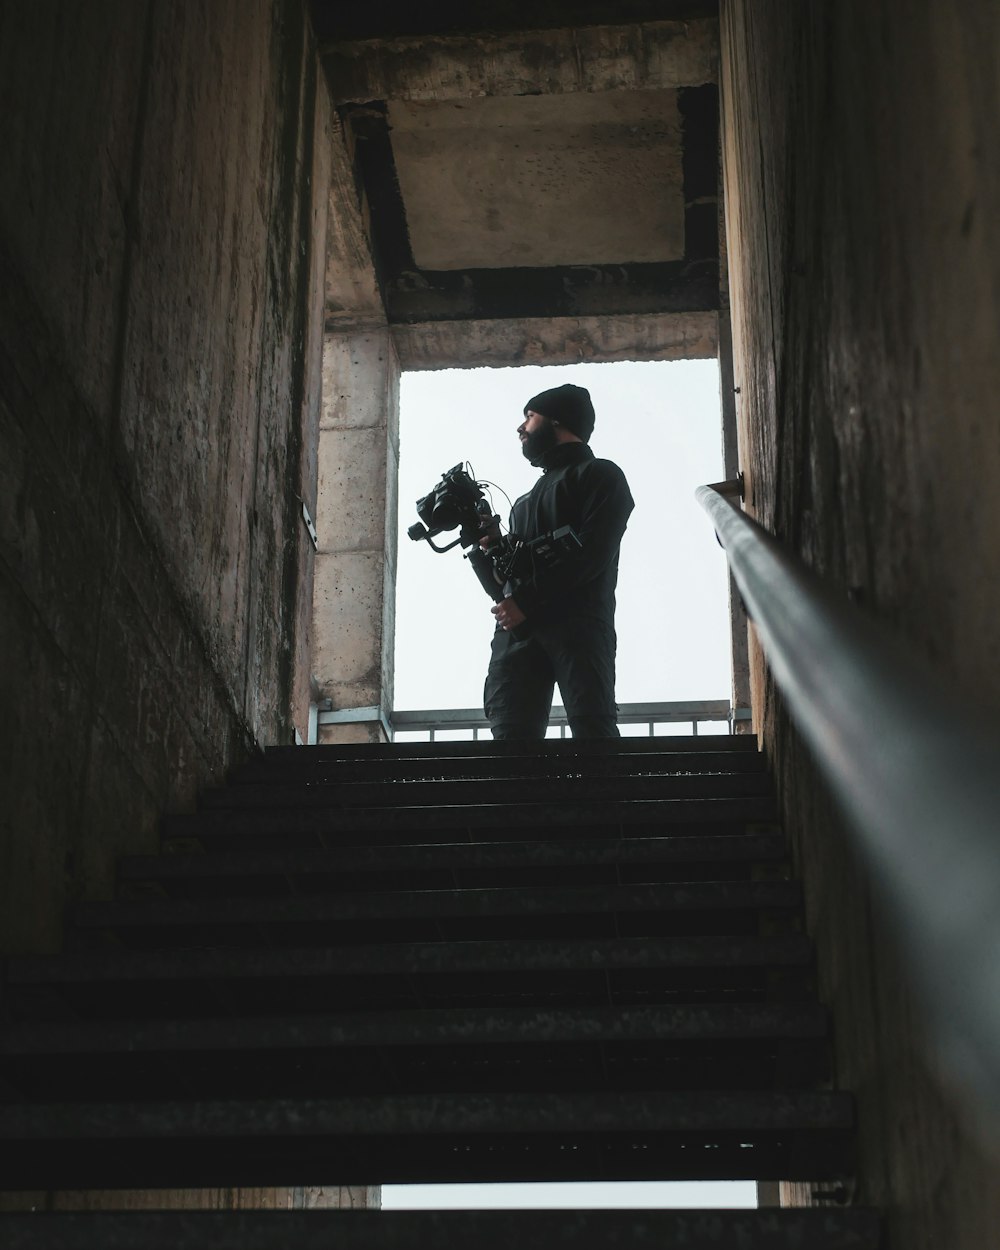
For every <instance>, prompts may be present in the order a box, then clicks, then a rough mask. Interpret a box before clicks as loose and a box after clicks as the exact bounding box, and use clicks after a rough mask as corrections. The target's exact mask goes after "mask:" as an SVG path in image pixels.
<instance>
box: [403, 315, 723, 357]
mask: <svg viewBox="0 0 1000 1250" xmlns="http://www.w3.org/2000/svg"><path fill="white" fill-rule="evenodd" d="M392 341H393V343H394V344H395V347H396V352H397V355H398V356H399V363H400V367H401V368H402V369H404V370H418V369H472V368H482V367H485V368H490V369H503V368H506V367H507V366H510V365H543V364H544V365H572V364H577V363H579V362H581V361H587V362H592V363H594V364H601V363H605V362H608V361H613V360H707V359H708V358H710V357H712V356H714V355H715V354H716V352H717V350H718V313H714V312H699V313H660V314H652V315H649V316H641V317H526V318H521V319H517V318H511V319H508V320H503V321H430V322H425V323H423V324H419V323H418V324H414V325H396V326H393V327H392Z"/></svg>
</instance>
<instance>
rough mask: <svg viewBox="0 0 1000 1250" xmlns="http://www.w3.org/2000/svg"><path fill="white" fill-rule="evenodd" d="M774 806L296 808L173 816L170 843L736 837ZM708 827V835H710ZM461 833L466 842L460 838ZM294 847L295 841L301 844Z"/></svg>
mask: <svg viewBox="0 0 1000 1250" xmlns="http://www.w3.org/2000/svg"><path fill="white" fill-rule="evenodd" d="M777 818H778V813H777V806H776V804H775V801H774V799H773V798H770V797H763V796H759V797H756V798H754V797H750V798H722V799H709V798H705V799H658V800H649V801H645V802H634V803H630V802H623V803H604V802H593V803H562V804H550V805H545V804H542V803H531V804H521V803H506V804H505V803H494V804H486V805H479V806H477V805H475V804H470V805H465V806H448V807H440V806H435V807H404V806H397V807H383V808H353V809H350V810H338V809H336V808H324V807H317V808H308V807H307V808H299V809H297V810H292V811H282V810H256V809H252V808H246V809H238V808H233V809H225V808H218V809H215V810H205V811H202V812H199V813H197V814H194V815H178V816H168V817H166V818H165V819H164V821H163V831H164V837H165V838H167V839H178V838H179V839H184V840H189V839H197V840H199V841H202V842H205V843H207V842H209V841H211V840H216V839H218V840H221V839H226V840H228V843H229V845H230V846H231V847H233V848H239V849H243V848H244V847H245V846H246V845H247V844H248V842H249V841H250V840H255V841H260V840H261V839H264V838H272V839H274V840H275V842H276V844H277V845H280V846H284V845H298V844H303V845H307V846H324V845H337V844H340V843H344V842H346V841H349V840H351V839H354V840H356V841H364V842H369V843H379V842H381V843H385V842H394V841H400V840H405V835H406V834H407V833H410V834H417V835H419V838H420V840H421V841H423V842H454V841H456V840H467V841H470V842H473V841H482V840H487V841H493V840H495V839H496V836H497V831H498V830H501V831H503V833H504V835H506V836H508V837H510V838H511V839H512V840H515V841H536V840H539V839H546V838H552V837H554V836H560V837H580V836H586V837H603V836H616V835H619V834H621V833H622V832H623V831H625V832H626V835H627V834H635V833H636V830H637V827H639V826H641V827H642V829H643V832H644V833H646V834H648V835H656V834H664V835H669V834H674V835H680V836H684V835H704V834H711V833H719V834H727V835H732V834H739V833H742V832H744V831H745V829H746V827H747V825H759V824H769V825H773V824H774V823H775V822H776V821H777ZM706 826H711V828H706ZM459 831H462V837H460V838H457V837H456V834H457V833H458V832H459ZM296 840H297V841H296Z"/></svg>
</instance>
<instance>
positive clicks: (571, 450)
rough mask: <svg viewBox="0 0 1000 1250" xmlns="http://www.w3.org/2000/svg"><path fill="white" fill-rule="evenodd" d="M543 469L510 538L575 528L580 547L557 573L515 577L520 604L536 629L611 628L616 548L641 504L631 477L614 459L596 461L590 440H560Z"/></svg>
mask: <svg viewBox="0 0 1000 1250" xmlns="http://www.w3.org/2000/svg"><path fill="white" fill-rule="evenodd" d="M541 468H542V469H543V473H542V476H541V477H540V478H539V479H538V481H537V482H536V483H535V485H534V486H533V487H532V489H531V490H530V491H529V492H528V494H527V495H522V496H521V497H520V499H518V500H517V501H516V502H515V504H514V507H513V509H512V510H511V514H510V529H511V535H512V537H514V538H520V539H524V540H526V541H527V540H530V539H532V538H540V537H541V536H542V535H543V534H547V533H549V532H550V531H551V530H555V529H559V528H560V527H561V526H563V525H570V526H572V527H573V529H574V531H575V532H576V535H577V537H578V538H579V539H580V542H581V546H580V548H579V550H577V551H574V552H573V554H572V555H571V556H570V557H569V558H568V559H566V560H565V561H563V562H562V563H560V564H559V565H558V566H557V567H556V568H541V569H539V570H538V573H537V577H536V576H534V575H532V573H531V572H530V571H529V572H528V575H527V576H523V577H518V578H516V579H514V580H513V581H512V582H511V592H512V594H513V597H514V601H515V602H516V603H517V606H518V607H519V608H520V609H521V611H522V612H523V613H524V614H525V616H526V617H527V618H528V620H529V622H530V623H532V624H543V623H549V622H551V623H555V622H557V621H562V620H564V619H570V620H575V621H578V622H581V623H583V622H595V623H596V622H600V623H602V624H606V625H609V626H613V624H614V617H615V587H616V586H617V584H618V548H619V545H620V544H621V539H622V535H623V534H624V532H625V526H626V524H627V523H628V518H629V516H630V514H631V512H632V509H633V508H634V507H635V504H634V502H633V500H632V494H631V492H630V491H629V488H628V483H627V482H626V481H625V475H624V473H622V471H621V469H619V468H618V466H617V465H616V464H612V463H611V461H610V460H598V459H596V458H595V456H594V453H593V452H592V451H591V449H590V448H589V447H588V446H587V444H586V443H560V444H559V445H558V446H556V447H553V448H552V449H551V451H549V452H547V453H546V454H545V457H544V459H543V461H542V464H541Z"/></svg>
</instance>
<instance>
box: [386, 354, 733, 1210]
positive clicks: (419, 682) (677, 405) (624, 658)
mask: <svg viewBox="0 0 1000 1250" xmlns="http://www.w3.org/2000/svg"><path fill="white" fill-rule="evenodd" d="M563 382H575V383H576V384H577V385H579V386H586V387H587V388H588V390H589V391H590V394H591V398H592V399H593V401H594V408H595V410H596V412H597V427H596V429H595V431H594V435H593V438H592V439H591V443H590V445H591V446H592V447H593V449H594V451H595V453H596V454H597V455H598V456H602V457H604V458H606V459H608V460H614V461H615V462H616V463H617V464H619V465H620V466H621V467H622V469H623V470H624V472H625V476H626V477H627V478H628V481H629V485H630V487H631V489H632V495H633V497H634V499H635V503H636V507H635V511H634V512H633V514H632V519H631V521H630V522H629V528H628V531H627V532H626V535H625V539H624V541H623V543H622V554H621V566H620V573H619V581H618V615H617V628H618V700H619V702H621V703H644V702H653V701H661V700H663V701H666V700H681V699H684V700H687V699H728V698H729V696H730V644H729V619H728V609H727V599H726V595H727V587H726V560H725V556H724V555H723V552H722V550H721V548H720V547H719V545H718V543H717V542H716V541H715V534H714V531H713V529H712V526H711V524H710V523H709V521H708V518H707V517H706V516H705V514H704V513H703V512H702V510H701V508H699V507H698V505H697V504H696V503H695V500H694V491H695V488H696V487H698V486H701V485H703V484H704V483H706V482H717V481H719V479H720V478H721V477H722V451H721V446H722V435H721V427H720V417H719V372H718V366H717V365H716V362H715V361H714V360H695V361H690V360H687V361H677V362H669V363H649V364H612V365H592V364H591V365H571V366H557V367H553V366H548V367H542V366H528V367H524V368H519V369H449V370H443V371H440V372H429V373H406V374H404V375H403V379H402V389H401V396H400V465H399V571H398V576H397V582H396V695H395V707H396V708H397V709H430V708H461V707H481V706H482V690H483V678H484V676H485V671H486V663H487V660H488V657H489V646H490V638H491V636H492V633H493V617H492V616H491V615H490V600H489V598H488V597H487V596H486V594H485V593H484V592H483V590H482V589H481V587H480V585H479V583H478V581H477V580H476V578H475V576H474V574H473V573H472V571H471V570H470V569H468V568H467V567H466V566H465V563H464V561H463V559H462V557H461V554H460V549H458V548H456V549H455V550H453V551H449V552H447V553H446V554H445V555H435V554H434V552H432V551H431V550H430V549H429V548H428V547H427V545H426V543H422V542H421V543H414V542H411V541H410V540H409V538H408V537H407V534H406V530H407V528H408V527H409V526H410V525H412V524H413V522H414V521H416V520H417V515H416V511H415V510H414V507H413V504H414V501H415V500H417V499H419V498H420V497H421V496H423V495H425V494H427V493H428V491H430V490H431V488H432V487H433V486H434V485H435V484H436V483H437V481H438V479H439V478H440V476H441V474H442V473H443V472H444V471H445V470H446V469H450V468H451V467H452V465H454V464H457V463H458V462H459V461H466V460H467V461H470V462H471V464H472V468H473V471H474V476H475V477H476V478H477V479H478V480H480V481H482V480H483V479H486V478H488V479H489V480H490V481H492V482H496V483H498V484H499V485H500V486H501V487H503V489H504V490H505V491H506V492H507V493H508V494H509V495H510V497H511V499H512V500H513V499H516V498H517V496H518V495H521V494H523V493H524V492H525V491H527V490H530V489H531V485H532V483H533V482H534V481H535V479H536V478H537V476H538V470H537V469H533V468H532V467H531V465H529V464H528V462H527V461H526V460H525V459H524V457H523V456H522V455H521V447H520V443H519V442H518V440H517V435H516V432H515V431H516V430H517V427H518V425H520V423H521V421H522V419H523V418H522V409H523V408H524V405H525V403H526V402H527V400H528V399H530V398H531V396H532V395H536V394H538V392H539V391H542V390H546V389H548V388H549V387H550V386H559V385H561V384H562V383H563ZM493 494H494V504H495V509H496V511H497V512H499V513H500V516H501V519H502V521H503V522H504V524H505V525H506V522H507V514H508V512H509V506H508V504H507V503H506V501H505V500H504V499H503V496H502V495H501V494H500V493H499V492H498V491H494V492H493ZM453 537H455V535H454V534H451V535H443V536H442V537H441V538H439V539H437V542H438V543H440V544H443V543H444V542H447V541H450V539H451V538H453ZM556 701H557V702H558V701H559V699H558V695H557V697H556ZM756 1205H757V1194H756V1186H755V1185H754V1184H753V1183H752V1182H728V1183H697V1184H695V1183H660V1182H641V1183H640V1182H636V1183H614V1184H610V1183H609V1184H594V1183H586V1184H563V1185H548V1184H536V1185H385V1186H383V1188H382V1206H383V1208H384V1209H386V1210H394V1209H402V1208H412V1207H433V1208H444V1207H465V1208H474V1209H480V1210H482V1209H488V1208H491V1207H518V1208H525V1207H605V1206H618V1207H713V1206H714V1207H755V1206H756Z"/></svg>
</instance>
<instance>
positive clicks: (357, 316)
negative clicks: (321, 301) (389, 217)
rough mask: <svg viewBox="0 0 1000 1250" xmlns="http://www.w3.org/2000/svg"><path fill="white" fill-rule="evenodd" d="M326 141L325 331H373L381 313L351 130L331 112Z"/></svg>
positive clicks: (363, 197) (366, 208) (368, 220)
mask: <svg viewBox="0 0 1000 1250" xmlns="http://www.w3.org/2000/svg"><path fill="white" fill-rule="evenodd" d="M324 94H326V93H324ZM324 141H325V143H326V145H327V158H328V161H329V171H328V181H327V183H326V185H327V186H328V187H329V199H328V203H329V210H328V213H327V221H326V328H327V330H329V331H331V332H333V331H335V330H338V329H341V330H345V331H347V330H351V331H353V330H359V329H363V328H377V327H379V326H381V325H383V324H384V323H385V309H384V308H383V306H382V296H381V294H380V292H379V289H378V282H377V280H376V277H375V265H374V263H373V261H372V251H371V229H370V213H369V208H368V203H367V199H366V197H365V194H364V191H363V189H360V188H359V187H358V184H357V181H356V179H355V176H354V166H353V163H352V162H353V160H354V153H353V135H352V132H351V129H350V127H346V128H345V126H344V123H343V121H342V120H341V119H340V117H339V116H337V115H336V114H333V115H332V116H331V117H330V120H329V129H328V131H327V132H326V134H325V136H324Z"/></svg>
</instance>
